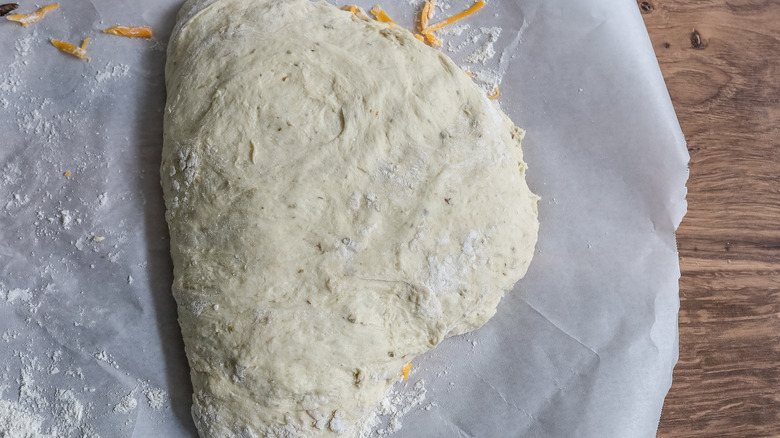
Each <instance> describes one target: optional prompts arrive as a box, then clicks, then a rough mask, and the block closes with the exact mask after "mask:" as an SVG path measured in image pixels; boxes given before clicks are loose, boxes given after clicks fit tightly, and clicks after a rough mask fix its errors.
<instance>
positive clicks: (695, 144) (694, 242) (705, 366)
mask: <svg viewBox="0 0 780 438" xmlns="http://www.w3.org/2000/svg"><path fill="white" fill-rule="evenodd" d="M637 4H638V6H639V8H640V10H641V11H642V13H643V16H644V18H645V24H646V25H647V29H648V32H649V34H650V37H651V40H652V42H653V46H654V48H655V52H656V55H657V57H658V61H659V63H660V65H661V70H662V71H663V74H664V78H665V79H666V83H667V86H668V88H669V94H670V95H671V98H672V102H673V103H674V107H675V110H676V111H677V115H678V117H679V120H680V124H681V126H682V130H683V132H684V133H685V136H686V139H687V141H688V150H689V152H690V155H691V162H690V171H691V173H690V180H689V183H688V190H689V193H688V203H689V210H688V214H687V216H686V217H685V219H684V220H683V223H682V225H681V226H680V229H679V231H678V233H677V241H678V248H679V251H680V264H681V269H682V278H681V280H680V299H681V304H680V306H681V308H680V360H679V362H678V364H677V367H676V368H675V372H674V383H673V385H672V389H671V391H670V392H669V395H668V396H667V398H666V402H665V405H664V409H663V413H662V416H661V423H660V425H659V430H658V436H659V437H674V438H685V437H708V438H709V437H777V436H780V1H776V0H676V1H675V0H654V1H639V2H637Z"/></svg>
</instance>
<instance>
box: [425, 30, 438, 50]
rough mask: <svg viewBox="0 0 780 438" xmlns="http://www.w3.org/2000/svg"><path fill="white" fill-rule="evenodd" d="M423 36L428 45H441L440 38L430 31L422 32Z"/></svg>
mask: <svg viewBox="0 0 780 438" xmlns="http://www.w3.org/2000/svg"><path fill="white" fill-rule="evenodd" d="M423 36H424V37H425V42H426V43H428V45H430V46H433V47H441V40H440V39H438V38H436V36H435V35H434V34H432V33H426V34H423Z"/></svg>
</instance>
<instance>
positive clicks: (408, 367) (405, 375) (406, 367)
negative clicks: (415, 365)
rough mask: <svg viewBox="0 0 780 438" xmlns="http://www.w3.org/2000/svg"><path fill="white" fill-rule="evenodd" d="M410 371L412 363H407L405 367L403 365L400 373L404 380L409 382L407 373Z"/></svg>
mask: <svg viewBox="0 0 780 438" xmlns="http://www.w3.org/2000/svg"><path fill="white" fill-rule="evenodd" d="M411 370H412V363H411V362H409V363H407V364H406V365H404V369H403V370H402V371H401V373H402V374H403V375H404V380H409V371H411Z"/></svg>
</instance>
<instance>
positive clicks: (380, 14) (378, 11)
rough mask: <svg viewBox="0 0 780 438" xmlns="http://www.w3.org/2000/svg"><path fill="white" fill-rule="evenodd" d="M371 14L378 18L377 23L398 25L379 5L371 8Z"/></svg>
mask: <svg viewBox="0 0 780 438" xmlns="http://www.w3.org/2000/svg"><path fill="white" fill-rule="evenodd" d="M371 13H372V14H374V16H375V17H376V21H379V22H382V23H390V24H391V25H393V24H396V23H395V21H393V19H392V18H390V16H388V15H387V12H385V10H384V9H382V8H381V7H380V6H379V5H376V6H374V7H373V8H371Z"/></svg>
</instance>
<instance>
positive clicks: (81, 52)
mask: <svg viewBox="0 0 780 438" xmlns="http://www.w3.org/2000/svg"><path fill="white" fill-rule="evenodd" d="M89 40H90V38H87V39H85V40H84V42H83V43H82V44H81V47H78V46H74V45H73V44H71V43H66V42H65V41H60V40H55V39H52V40H51V43H52V45H53V46H54V47H56V48H57V49H59V50H60V51H61V52H64V53H67V54H69V55H73V56H75V57H76V58H80V59H86V60H87V61H90V58H89V56H87V43H89Z"/></svg>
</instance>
